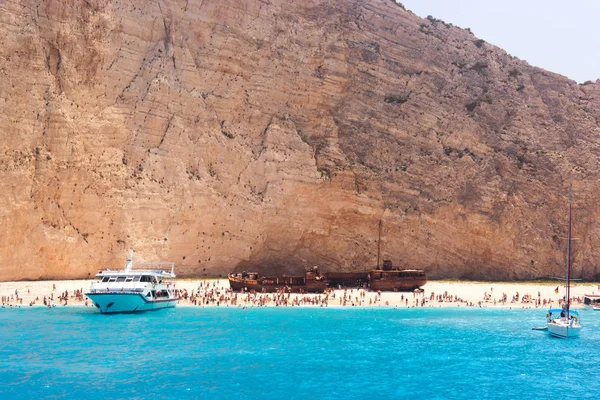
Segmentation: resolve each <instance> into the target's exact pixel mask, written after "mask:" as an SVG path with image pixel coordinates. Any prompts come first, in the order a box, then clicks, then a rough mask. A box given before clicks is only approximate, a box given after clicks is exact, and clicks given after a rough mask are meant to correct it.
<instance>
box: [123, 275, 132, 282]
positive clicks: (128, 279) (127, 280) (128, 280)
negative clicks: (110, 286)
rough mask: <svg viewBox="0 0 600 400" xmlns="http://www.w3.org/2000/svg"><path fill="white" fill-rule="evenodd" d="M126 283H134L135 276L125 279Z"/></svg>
mask: <svg viewBox="0 0 600 400" xmlns="http://www.w3.org/2000/svg"><path fill="white" fill-rule="evenodd" d="M125 282H133V276H128V277H127V278H125Z"/></svg>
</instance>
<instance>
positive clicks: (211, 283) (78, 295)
mask: <svg viewBox="0 0 600 400" xmlns="http://www.w3.org/2000/svg"><path fill="white" fill-rule="evenodd" d="M174 292H175V295H176V296H178V297H179V298H180V300H179V304H180V305H187V306H199V307H240V308H248V307H329V306H339V307H379V306H394V307H408V308H412V307H441V306H443V305H446V306H447V305H456V306H466V307H488V306H491V305H494V306H509V307H516V306H520V307H521V308H540V307H549V306H551V305H552V304H553V303H555V304H557V305H558V306H560V305H561V304H562V301H563V299H561V298H557V299H554V300H553V299H552V298H542V296H541V293H540V292H539V291H538V292H537V297H536V296H534V295H531V294H520V293H519V292H518V291H517V292H516V293H514V294H513V295H512V296H510V301H509V300H508V299H509V296H508V295H507V293H504V292H503V293H502V294H501V295H500V296H496V297H494V296H493V288H491V289H490V291H489V292H487V291H486V292H485V293H484V294H483V297H482V299H481V300H479V301H477V302H473V301H468V300H464V299H462V298H461V297H460V296H458V295H457V294H451V293H448V291H444V292H443V293H439V294H436V293H435V292H433V291H432V292H430V293H429V295H426V294H425V291H424V290H418V291H414V292H406V293H393V292H381V291H377V292H372V291H369V290H367V289H365V288H341V289H335V290H334V289H333V288H328V289H326V290H325V291H324V292H323V293H315V294H313V293H289V292H286V291H284V290H279V291H278V292H276V293H256V292H254V291H248V290H242V291H238V292H235V291H233V290H232V289H231V288H229V284H228V282H227V281H226V282H225V284H223V283H222V282H221V281H220V280H204V281H200V282H199V283H198V284H197V287H195V288H193V289H189V290H188V288H177V287H175V289H174ZM26 297H27V298H28V302H27V303H26V304H28V305H29V306H38V305H43V306H45V307H48V308H53V307H56V306H57V305H61V306H67V305H82V306H92V303H91V302H90V301H89V300H88V298H87V297H86V296H85V294H84V290H83V288H81V289H75V290H72V291H69V290H64V291H60V292H57V288H56V284H52V290H51V291H50V292H49V293H46V294H34V295H32V294H31V293H30V290H29V289H27V296H26ZM23 299H24V295H23V294H22V293H20V292H19V289H16V290H15V291H14V293H11V294H7V295H2V296H1V301H2V304H1V307H2V308H6V307H9V308H10V307H21V306H23ZM582 302H583V300H582V299H581V298H580V297H573V298H572V300H571V303H572V304H581V303H582Z"/></svg>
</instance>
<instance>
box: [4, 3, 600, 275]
mask: <svg viewBox="0 0 600 400" xmlns="http://www.w3.org/2000/svg"><path fill="white" fill-rule="evenodd" d="M599 118H600V83H596V84H591V85H578V84H577V83H575V82H574V81H572V80H569V79H567V78H565V77H562V76H559V75H556V74H552V73H550V72H547V71H544V70H541V69H539V68H534V67H531V66H529V65H528V64H527V63H526V62H523V61H521V60H518V59H515V58H513V57H511V56H510V55H508V54H506V53H505V52H504V51H503V50H501V49H499V48H496V47H494V46H492V45H490V44H488V43H485V42H484V41H482V40H479V39H478V38H476V37H474V36H473V35H472V34H471V33H470V32H469V31H468V30H463V29H459V28H457V27H453V26H451V25H450V24H447V23H445V22H443V21H438V20H436V19H434V18H430V19H426V20H424V19H421V18H419V17H417V16H415V15H414V14H413V13H411V12H410V11H407V10H405V9H403V8H402V7H401V6H399V5H396V4H395V3H394V2H392V1H389V0H344V1H340V0H300V1H294V2H290V1H284V0H222V1H219V2H209V1H201V0H157V1H152V2H149V1H143V0H113V1H108V0H87V1H72V2H71V1H60V0H45V1H42V0H3V1H0V132H1V135H2V140H1V141H0V177H1V179H0V216H1V221H2V225H3V227H2V235H1V236H0V280H16V279H53V278H82V277H88V276H90V275H93V274H94V273H95V271H96V270H97V269H100V268H104V267H107V266H110V267H118V266H121V265H123V263H124V258H125V256H126V254H127V253H128V249H129V248H130V247H134V248H135V249H136V251H137V255H138V257H140V258H142V259H145V260H165V261H175V262H176V263H177V271H178V272H179V275H180V276H181V275H184V276H194V275H196V276H197V275H218V274H222V275H223V274H225V273H226V272H228V271H231V270H240V269H255V270H260V271H273V270H279V271H285V272H287V273H291V272H296V271H299V270H301V269H302V268H303V267H305V266H312V265H319V266H321V267H322V269H324V270H365V269H368V268H371V267H372V266H374V265H375V263H376V262H377V260H376V254H377V230H378V229H377V227H378V222H379V220H380V219H381V220H382V221H383V231H382V242H381V246H382V253H383V257H385V258H391V259H392V260H394V261H395V264H396V265H400V266H405V267H413V268H424V269H426V271H427V272H428V274H429V275H430V276H431V277H434V278H440V277H470V278H482V279H522V278H532V277H540V276H548V275H560V274H562V271H563V265H564V249H565V246H566V244H565V241H564V240H562V239H560V238H561V237H563V236H565V232H566V210H567V204H568V196H567V193H568V191H567V190H568V189H567V188H568V186H569V184H570V183H573V185H574V190H575V203H574V204H575V214H574V217H575V225H574V235H575V236H576V237H577V238H579V241H577V242H576V244H575V246H574V251H575V260H574V268H575V275H578V276H583V277H586V278H593V277H595V276H596V275H597V274H598V269H597V266H596V265H597V264H598V261H599V260H600V246H598V240H599V232H600V224H599V223H598V222H597V221H598V216H599V214H600V200H599V199H598V196H597V192H598V186H599V185H598V177H599V165H598V154H600V143H599V141H598V135H599V133H600V128H599V124H598V121H599Z"/></svg>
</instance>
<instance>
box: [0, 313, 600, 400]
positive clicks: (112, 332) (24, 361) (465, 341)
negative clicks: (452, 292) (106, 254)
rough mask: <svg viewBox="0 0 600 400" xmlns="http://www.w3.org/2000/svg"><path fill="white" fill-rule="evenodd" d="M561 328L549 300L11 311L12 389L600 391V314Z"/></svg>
mask: <svg viewBox="0 0 600 400" xmlns="http://www.w3.org/2000/svg"><path fill="white" fill-rule="evenodd" d="M581 314H582V323H583V326H584V329H583V331H582V333H581V337H580V338H577V339H568V340H565V339H554V338H551V337H549V336H548V334H547V333H546V332H543V331H534V330H531V328H532V327H534V326H543V325H544V321H545V318H544V317H545V311H544V310H508V309H467V308H442V309H439V308H438V309H398V310H395V309H392V308H385V309H374V308H373V309H340V308H338V309H332V308H328V309H320V308H318V309H315V308H311V309H309V308H302V309H301V308H281V309H280V308H253V309H246V310H241V309H237V308H229V309H217V308H212V309H201V308H183V307H180V308H177V309H169V310H161V311H155V312H150V313H144V314H137V315H101V314H99V313H97V312H96V311H95V310H92V309H91V308H84V307H64V308H55V309H51V310H48V309H45V308H35V309H28V308H25V309H0V382H1V385H0V398H1V399H18V398H32V399H33V398H35V399H45V398H67V397H68V398H73V399H79V398H86V399H96V398H98V399H104V398H139V399H146V400H147V399H155V398H161V399H162V398H173V399H186V398H215V399H255V398H257V399H307V398H315V399H363V398H377V399H398V398H419V399H473V398H476V399H483V398H485V399H512V398H517V397H519V398H541V399H544V398H548V399H550V398H557V397H559V398H572V399H583V398H593V397H597V395H598V394H599V393H600V367H599V366H600V346H599V343H600V313H594V312H592V311H582V312H581Z"/></svg>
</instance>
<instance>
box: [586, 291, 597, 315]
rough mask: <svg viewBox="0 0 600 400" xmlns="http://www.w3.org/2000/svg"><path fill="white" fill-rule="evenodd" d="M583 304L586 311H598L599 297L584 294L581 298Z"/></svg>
mask: <svg viewBox="0 0 600 400" xmlns="http://www.w3.org/2000/svg"><path fill="white" fill-rule="evenodd" d="M583 304H584V305H585V309H586V310H590V311H600V295H599V294H586V295H585V296H584V297H583Z"/></svg>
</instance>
